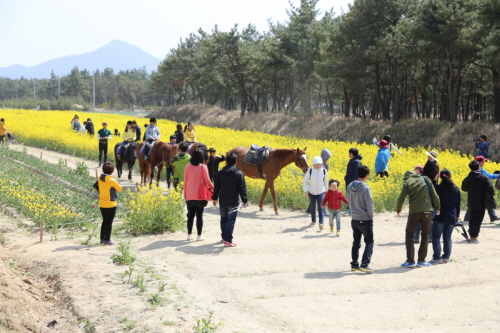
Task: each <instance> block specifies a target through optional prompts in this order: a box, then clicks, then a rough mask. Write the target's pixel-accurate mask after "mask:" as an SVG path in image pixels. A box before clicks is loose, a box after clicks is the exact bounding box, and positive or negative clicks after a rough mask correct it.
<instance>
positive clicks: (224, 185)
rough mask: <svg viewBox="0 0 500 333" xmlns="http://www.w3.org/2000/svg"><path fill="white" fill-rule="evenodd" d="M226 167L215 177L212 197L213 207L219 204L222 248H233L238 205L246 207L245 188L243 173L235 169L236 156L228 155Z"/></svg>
mask: <svg viewBox="0 0 500 333" xmlns="http://www.w3.org/2000/svg"><path fill="white" fill-rule="evenodd" d="M225 160H226V166H225V167H223V168H222V170H221V171H220V172H219V173H218V174H217V176H216V177H215V182H214V194H213V196H212V199H213V203H214V206H217V203H219V210H220V229H221V236H222V242H223V243H224V246H228V247H234V246H236V244H235V243H233V231H234V224H235V222H236V216H237V214H238V207H239V205H240V200H239V198H240V197H241V201H243V206H244V207H247V206H248V198H247V187H246V184H245V177H244V176H243V173H242V172H241V171H240V169H238V168H237V167H236V165H235V164H236V154H234V153H229V154H227V156H226V158H225Z"/></svg>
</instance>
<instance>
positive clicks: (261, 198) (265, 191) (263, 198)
mask: <svg viewBox="0 0 500 333" xmlns="http://www.w3.org/2000/svg"><path fill="white" fill-rule="evenodd" d="M268 189H269V183H268V182H267V181H266V184H265V185H264V191H262V197H260V201H259V208H260V211H261V212H262V211H263V210H264V200H265V199H266V194H267V190H268Z"/></svg>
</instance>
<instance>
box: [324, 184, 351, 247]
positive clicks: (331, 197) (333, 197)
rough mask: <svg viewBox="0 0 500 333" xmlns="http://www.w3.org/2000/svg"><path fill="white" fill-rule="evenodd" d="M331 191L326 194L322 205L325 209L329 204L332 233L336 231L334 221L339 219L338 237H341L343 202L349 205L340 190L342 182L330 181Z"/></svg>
mask: <svg viewBox="0 0 500 333" xmlns="http://www.w3.org/2000/svg"><path fill="white" fill-rule="evenodd" d="M328 185H329V186H330V189H329V190H328V192H326V194H325V198H324V199H323V202H322V203H321V205H322V206H323V209H325V206H326V203H327V202H328V212H329V213H330V232H333V231H334V225H333V220H334V219H337V237H339V236H340V229H341V223H340V212H341V211H342V202H341V201H343V202H344V203H345V204H346V205H347V204H348V202H347V199H346V198H345V196H344V194H342V192H341V191H340V190H339V189H338V188H339V186H340V181H338V180H336V179H330V181H329V182H328Z"/></svg>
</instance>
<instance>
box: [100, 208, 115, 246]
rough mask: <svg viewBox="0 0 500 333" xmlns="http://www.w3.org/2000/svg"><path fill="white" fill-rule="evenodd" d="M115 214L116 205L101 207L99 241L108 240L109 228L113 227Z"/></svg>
mask: <svg viewBox="0 0 500 333" xmlns="http://www.w3.org/2000/svg"><path fill="white" fill-rule="evenodd" d="M115 214H116V207H113V208H101V215H102V224H101V241H103V240H104V241H109V240H110V238H111V229H112V228H113V220H114V218H115Z"/></svg>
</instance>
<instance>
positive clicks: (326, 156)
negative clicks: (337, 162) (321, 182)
mask: <svg viewBox="0 0 500 333" xmlns="http://www.w3.org/2000/svg"><path fill="white" fill-rule="evenodd" d="M320 155H321V158H322V159H323V168H325V170H326V171H328V170H330V164H328V160H329V159H330V157H332V153H330V151H329V150H328V149H326V148H325V149H323V150H322V151H321V154H320Z"/></svg>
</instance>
